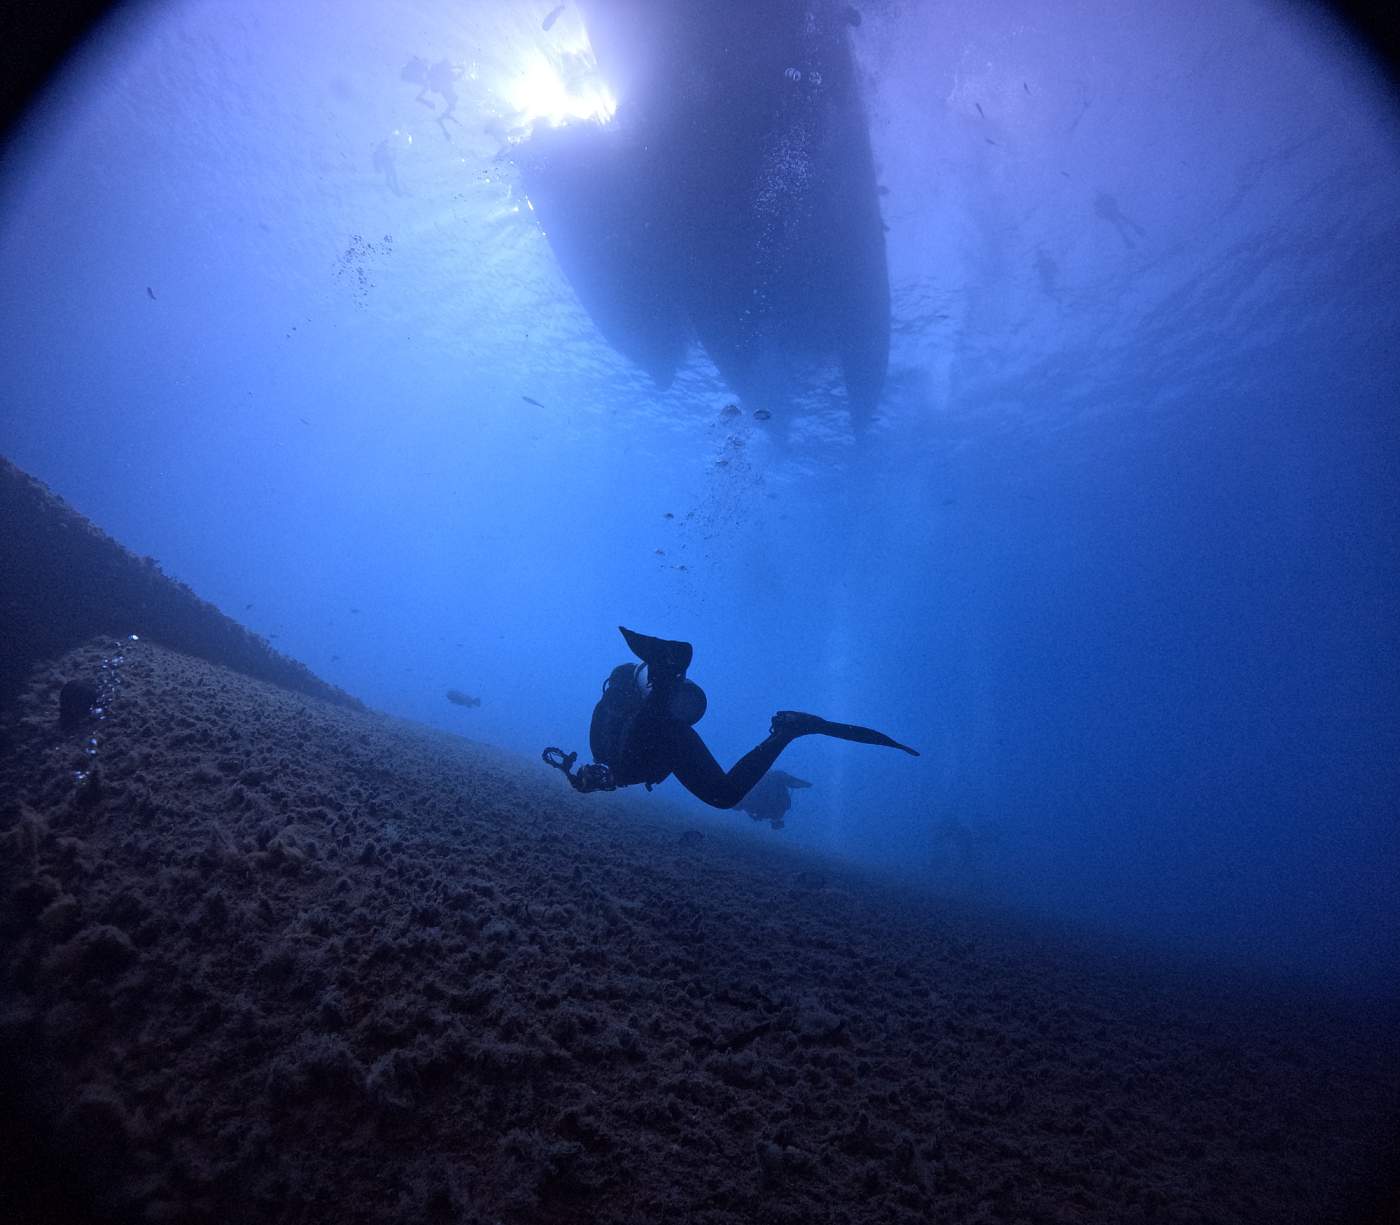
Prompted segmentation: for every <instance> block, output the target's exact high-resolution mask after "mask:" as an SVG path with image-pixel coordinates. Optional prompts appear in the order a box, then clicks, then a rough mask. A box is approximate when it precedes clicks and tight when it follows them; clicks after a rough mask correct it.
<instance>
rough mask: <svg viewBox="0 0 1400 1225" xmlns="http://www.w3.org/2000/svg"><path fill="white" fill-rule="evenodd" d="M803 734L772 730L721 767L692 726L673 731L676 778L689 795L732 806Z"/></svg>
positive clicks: (673, 756)
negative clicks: (754, 744) (724, 766)
mask: <svg viewBox="0 0 1400 1225" xmlns="http://www.w3.org/2000/svg"><path fill="white" fill-rule="evenodd" d="M802 734H803V733H801V732H797V733H793V732H789V731H778V730H774V731H773V732H771V733H770V734H769V736H768V738H767V739H766V740H764V741H763V742H762V743H761V744H759V745H757V746H755V747H754V748H752V749H750V750H749V751H748V752H747V753H745V754H744V755H743V756H742V757H741V758H739V760H738V761H736V762H735V763H734V765H733V766H732V767H731V768H730V769H729V771H728V773H726V772H725V771H724V770H722V769H720V766H719V763H718V762H717V761H715V759H714V755H713V754H712V753H711V752H710V750H709V749H708V748H707V747H706V746H705V742H704V741H703V740H701V739H700V735H699V733H698V732H696V730H695V729H694V728H693V727H686V726H684V725H681V726H680V727H679V728H678V729H677V730H676V739H675V744H674V746H673V752H672V755H671V760H672V761H674V762H675V763H676V764H675V766H674V767H673V768H672V769H673V773H674V774H675V776H676V778H677V780H678V781H679V782H680V784H681V786H683V787H684V788H685V789H686V790H687V791H689V792H690V793H691V795H693V796H695V797H696V798H697V799H701V800H704V801H705V803H706V804H710V805H712V806H713V807H715V808H733V807H734V805H735V804H737V803H738V802H739V801H740V800H742V799H743V798H744V797H745V796H746V795H748V793H749V792H750V791H752V790H753V789H754V786H755V785H756V784H757V783H758V780H759V779H761V778H762V777H763V776H764V775H765V774H767V773H768V769H769V767H770V766H772V764H773V763H774V762H775V761H777V760H778V755H779V754H780V753H781V752H782V751H783V750H784V749H785V748H787V746H788V745H790V744H791V743H792V742H793V741H794V740H795V739H797V737H798V736H799V735H802Z"/></svg>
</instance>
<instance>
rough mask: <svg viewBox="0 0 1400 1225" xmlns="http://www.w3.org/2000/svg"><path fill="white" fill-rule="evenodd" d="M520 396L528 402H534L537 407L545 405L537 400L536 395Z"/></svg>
mask: <svg viewBox="0 0 1400 1225" xmlns="http://www.w3.org/2000/svg"><path fill="white" fill-rule="evenodd" d="M520 398H521V399H522V400H524V401H525V403H526V404H533V405H534V406H535V407H536V408H544V405H543V404H541V403H540V402H539V401H538V400H536V399H535V398H534V396H521V397H520Z"/></svg>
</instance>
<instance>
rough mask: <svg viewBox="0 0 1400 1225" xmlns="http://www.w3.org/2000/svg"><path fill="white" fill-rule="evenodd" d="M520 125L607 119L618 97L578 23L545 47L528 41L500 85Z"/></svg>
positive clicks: (601, 120) (532, 125)
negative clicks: (516, 64) (513, 69)
mask: <svg viewBox="0 0 1400 1225" xmlns="http://www.w3.org/2000/svg"><path fill="white" fill-rule="evenodd" d="M503 92H504V94H505V97H506V100H507V102H508V103H509V104H510V106H511V107H512V108H513V109H514V110H515V112H516V113H517V116H518V117H519V120H520V123H521V125H522V126H523V127H526V128H533V127H534V126H535V125H536V124H540V123H544V124H548V125H550V126H551V127H559V126H562V125H563V124H566V123H571V122H577V121H586V122H592V123H607V122H608V121H609V120H610V119H611V118H612V117H613V115H614V114H615V113H616V111H617V99H616V98H615V97H614V96H613V93H612V90H610V89H609V88H608V85H607V82H605V81H604V80H603V78H602V77H601V76H600V75H599V73H598V61H597V59H596V58H595V57H594V55H593V48H592V47H591V46H590V45H589V42H588V35H587V33H586V32H585V31H584V30H583V28H582V27H581V26H580V27H578V29H577V30H576V31H575V33H574V34H573V36H572V37H570V38H567V39H565V40H562V41H560V42H558V43H555V44H553V45H551V46H550V48H549V49H548V51H546V50H544V49H542V48H540V47H531V48H530V49H529V50H528V51H526V52H525V54H524V56H523V57H522V60H521V63H520V64H519V67H518V70H517V71H516V72H515V74H514V75H513V76H512V77H511V79H510V81H509V82H508V83H507V85H506V88H505V90H504V91H503Z"/></svg>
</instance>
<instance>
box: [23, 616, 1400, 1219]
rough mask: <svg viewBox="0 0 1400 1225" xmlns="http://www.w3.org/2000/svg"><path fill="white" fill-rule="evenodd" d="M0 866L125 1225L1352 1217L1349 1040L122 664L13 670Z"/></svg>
mask: <svg viewBox="0 0 1400 1225" xmlns="http://www.w3.org/2000/svg"><path fill="white" fill-rule="evenodd" d="M73 679H91V680H93V681H95V682H96V683H97V684H98V686H99V688H100V690H101V694H102V697H101V702H102V706H103V717H102V718H101V719H100V720H97V719H94V720H90V721H88V722H86V723H84V724H83V725H82V726H81V727H75V728H72V729H70V730H67V731H64V730H62V729H61V728H60V727H59V724H58V717H57V716H58V692H59V688H60V687H61V685H62V684H63V683H64V682H65V681H68V680H73ZM94 742H95V743H94ZM0 841H3V851H2V852H0V939H2V940H3V945H0V948H3V961H2V962H0V988H3V996H0V1004H2V1005H3V1007H0V1044H3V1047H4V1051H5V1053H6V1055H7V1056H8V1057H9V1059H10V1061H11V1062H12V1064H16V1065H18V1066H20V1067H21V1068H22V1069H23V1078H22V1079H23V1085H24V1088H25V1091H26V1097H25V1105H24V1109H25V1110H26V1111H27V1112H28V1117H29V1118H30V1119H32V1121H33V1125H34V1127H35V1128H36V1129H38V1131H39V1132H40V1133H41V1134H44V1135H46V1136H47V1137H48V1138H49V1140H50V1141H51V1142H52V1144H53V1146H54V1149H55V1151H56V1152H57V1153H58V1155H59V1159H60V1161H61V1162H62V1163H64V1165H63V1168H64V1169H65V1170H68V1171H70V1172H72V1173H73V1174H75V1175H76V1176H78V1177H79V1179H80V1180H81V1181H82V1182H85V1183H86V1184H87V1185H88V1187H90V1188H91V1190H92V1191H93V1192H94V1193H95V1194H96V1195H97V1197H98V1200H99V1203H100V1205H101V1207H102V1209H103V1211H104V1212H108V1213H113V1214H120V1215H121V1216H122V1217H130V1218H134V1219H137V1220H145V1221H179V1222H185V1221H189V1222H215V1221H217V1222H224V1223H227V1222H281V1221H287V1222H322V1221H324V1222H345V1223H351V1222H433V1221H445V1222H446V1221H458V1222H471V1223H481V1225H486V1223H493V1222H501V1223H515V1222H535V1221H539V1222H575V1221H577V1222H652V1221H656V1222H671V1221H675V1222H695V1223H697V1225H737V1223H739V1222H774V1223H791V1225H799V1223H801V1225H811V1223H819V1225H820V1223H831V1225H836V1223H838V1222H845V1223H850V1225H855V1223H866V1222H868V1223H871V1225H875V1223H879V1225H895V1223H901V1222H907V1223H909V1225H915V1223H918V1225H924V1223H926V1222H935V1221H937V1222H955V1223H962V1222H968V1223H973V1222H1007V1223H1008V1225H1014V1223H1018V1222H1024V1223H1027V1225H1039V1223H1042V1222H1125V1223H1134V1222H1154V1223H1155V1222H1171V1223H1185V1222H1200V1223H1202V1225H1207V1223H1208V1225H1228V1223H1231V1222H1261V1223H1263V1222H1269V1223H1279V1222H1299V1223H1304V1222H1306V1223H1308V1225H1312V1223H1314V1222H1327V1221H1348V1220H1357V1219H1363V1212H1365V1213H1370V1214H1371V1219H1375V1220H1379V1219H1381V1216H1380V1215H1377V1213H1380V1212H1382V1211H1383V1209H1381V1208H1380V1207H1379V1201H1378V1200H1377V1199H1376V1198H1374V1193H1377V1192H1378V1190H1379V1183H1378V1181H1377V1180H1378V1179H1379V1177H1380V1175H1381V1172H1382V1164H1381V1163H1382V1162H1383V1161H1384V1160H1385V1158H1386V1155H1387V1147H1386V1146H1387V1145H1388V1144H1389V1143H1390V1141H1391V1140H1393V1138H1394V1132H1393V1130H1391V1129H1392V1128H1393V1126H1394V1122H1395V1114H1394V1111H1395V1106H1396V1102H1397V1060H1396V1054H1395V1032H1394V1030H1393V1029H1391V1028H1389V1027H1388V1026H1387V1025H1386V1024H1385V1022H1384V1021H1382V1020H1380V1019H1377V1018H1370V1019H1368V1018H1366V1017H1364V1016H1359V1015H1353V1016H1352V1017H1350V1018H1348V1019H1339V1018H1338V1016H1337V1015H1336V1014H1335V1009H1332V1010H1329V1008H1327V1007H1324V1006H1322V1004H1321V1003H1320V1002H1319V1000H1317V999H1312V998H1309V997H1307V996H1306V995H1300V994H1287V993H1284V992H1282V991H1266V990H1265V989H1263V988H1262V987H1259V986H1257V985H1256V986H1253V987H1251V986H1249V985H1246V984H1235V985H1233V986H1227V985H1224V984H1222V983H1220V982H1218V981H1215V982H1206V981H1203V980H1199V979H1198V980H1192V979H1191V978H1189V977H1187V976H1184V975H1183V974H1182V973H1181V972H1180V970H1179V969H1178V970H1176V971H1168V970H1167V969H1166V968H1154V967H1153V966H1152V965H1151V964H1148V963H1146V962H1145V961H1144V960H1142V959H1141V958H1137V959H1134V958H1131V957H1128V956H1126V955H1125V954H1123V953H1122V951H1121V950H1120V951H1119V952H1118V953H1116V954H1111V953H1109V952H1108V951H1106V950H1104V949H1101V948H1099V949H1096V948H1093V947H1088V946H1083V945H1076V944H1074V943H1073V942H1071V941H1068V940H1066V939H1059V940H1056V939H1052V938H1050V937H1049V936H1045V937H1037V936H1036V935H1035V934H1034V933H1032V932H1029V931H1027V930H1026V929H1024V928H1018V927H1017V926H1016V925H1014V924H1013V923H1011V922H1009V921H1007V922H1000V921H997V920H995V919H994V918H992V917H990V916H986V915H982V916H978V915H977V914H975V913H973V912H971V911H969V910H966V909H955V908H952V907H951V906H949V905H947V904H940V903H938V902H936V901H934V900H931V899H923V900H920V899H918V898H917V897H915V896H913V895H910V894H903V893H900V892H899V891H897V890H894V889H891V888H882V887H879V886H877V885H875V884H874V883H872V882H871V881H870V880H868V879H866V878H864V877H862V876H860V875H858V874H856V873H855V872H854V871H852V870H849V869H842V868H840V867H837V866H833V865H830V864H827V863H823V862H821V861H817V860H814V859H811V858H809V857H805V856H802V855H799V854H795V853H792V852H790V851H785V850H783V849H782V848H781V847H780V846H779V845H777V839H776V838H775V846H774V849H772V850H771V851H770V850H765V849H762V848H758V849H756V848H755V846H754V845H753V843H752V842H751V841H748V840H745V839H742V838H738V837H735V838H732V839H731V838H729V837H727V836H726V835H724V834H723V833H716V832H714V831H713V830H711V831H709V832H706V833H704V834H700V833H699V832H698V831H687V829H686V827H685V822H684V818H683V817H679V816H678V815H677V813H676V811H675V810H673V809H670V808H668V807H667V806H666V804H665V802H664V800H662V798H661V797H660V796H659V795H657V796H650V797H648V796H644V795H638V796H633V795H619V796H589V797H578V796H575V795H573V794H572V793H571V792H569V791H568V789H567V788H566V787H565V786H564V785H563V781H562V780H561V779H560V778H559V777H558V776H557V775H555V774H553V773H551V772H548V771H547V770H546V769H545V768H544V767H543V766H542V765H540V764H538V763H536V762H532V761H530V760H528V759H523V758H518V757H514V756H511V755H509V754H506V753H504V752H501V751H497V750H492V749H488V748H485V747H482V746H480V745H475V744H472V743H471V742H468V741H466V740H463V739H460V738H457V737H452V736H448V735H445V734H440V733H437V732H434V731H431V730H429V729H426V728H422V727H417V726H414V725H410V724H406V723H401V722H398V721H395V720H391V719H388V718H386V717H384V716H382V715H377V714H374V713H372V712H363V711H356V710H353V709H348V708H345V707H343V706H335V705H331V704H329V703H327V702H323V701H320V700H318V699H317V698H314V697H310V696H302V695H299V694H295V693H292V692H288V691H286V690H283V689H279V688H276V687H273V686H271V685H268V684H265V683H263V682H260V681H256V680H252V679H249V678H248V677H246V676H243V675H240V674H238V673H234V672H230V671H227V670H225V669H222V668H220V667H218V666H216V665H214V664H211V663H206V662H203V661H199V660H195V659H192V658H189V657H185V656H182V655H177V654H174V653H172V652H170V651H167V650H164V649H162V648H160V647H157V646H154V645H151V644H148V643H146V642H131V641H119V640H116V639H98V640H95V641H93V642H90V643H88V644H86V645H84V646H82V647H80V648H78V649H77V650H74V651H72V652H70V653H69V654H67V655H65V656H64V657H63V658H61V659H58V660H56V661H53V662H51V663H49V664H46V665H44V666H42V667H41V668H39V669H38V671H37V672H36V673H35V675H34V676H33V678H32V679H31V681H30V682H29V684H28V686H27V687H26V688H25V689H24V691H23V692H22V693H21V694H20V697H19V699H18V701H17V703H16V704H15V706H14V708H13V709H12V711H11V712H10V723H9V726H8V728H7V731H6V736H5V741H4V749H3V756H0ZM39 1195H40V1196H41V1195H42V1193H39ZM1368 1197H1371V1198H1368ZM16 1202H19V1201H16ZM23 1207H24V1211H26V1212H29V1213H30V1214H31V1215H33V1216H34V1217H35V1219H38V1218H39V1217H42V1215H43V1211H44V1201H43V1200H42V1198H36V1195H35V1194H31V1195H30V1196H29V1198H28V1199H27V1200H25V1201H24V1202H23ZM53 1211H54V1213H55V1214H57V1212H58V1209H57V1208H54V1210H53Z"/></svg>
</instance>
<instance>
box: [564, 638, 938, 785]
mask: <svg viewBox="0 0 1400 1225" xmlns="http://www.w3.org/2000/svg"><path fill="white" fill-rule="evenodd" d="M618 628H619V629H620V630H622V636H623V638H625V639H626V640H627V645H628V646H629V647H630V648H631V649H632V653H633V654H634V655H636V656H637V658H638V659H640V660H641V661H642V662H641V664H640V665H638V664H631V663H625V664H619V665H618V666H617V667H616V668H614V669H613V670H612V673H611V675H610V676H609V677H608V679H607V681H606V682H605V683H604V685H603V696H602V698H601V699H600V700H599V702H598V704H597V706H595V707H594V708H593V721H592V723H591V725H590V726H589V729H588V740H589V747H590V748H591V749H592V751H593V764H591V765H587V766H583V767H582V768H580V769H579V770H577V771H576V770H574V769H573V765H574V762H575V761H577V760H578V754H577V753H568V754H566V753H565V752H564V750H563V749H556V748H548V749H545V751H544V759H545V761H546V762H548V763H549V764H550V765H551V766H553V767H555V769H557V770H562V771H563V772H564V774H565V776H566V777H567V778H568V780H569V782H570V783H571V784H572V785H573V787H574V789H575V790H576V791H613V790H616V789H617V788H618V787H630V786H633V785H634V784H636V783H643V784H645V786H646V788H647V790H648V791H650V790H651V788H652V787H654V786H656V784H657V783H660V782H664V781H665V780H666V779H667V778H669V777H670V776H671V775H672V774H674V775H675V776H676V778H677V780H678V781H679V782H680V784H681V786H683V787H684V788H685V789H686V790H687V791H689V792H690V793H691V794H692V795H694V796H696V797H697V798H698V799H701V800H704V801H705V803H706V804H710V805H713V806H714V807H715V808H733V807H734V806H735V805H736V804H738V803H739V802H740V801H741V800H742V799H743V798H744V797H745V796H746V795H748V794H749V792H750V791H752V790H753V788H754V786H755V785H756V784H757V783H758V781H759V779H761V778H762V777H763V776H764V775H765V774H766V773H767V772H768V770H769V768H770V767H771V766H772V765H773V763H774V762H775V761H777V760H778V755H779V754H780V753H781V752H782V751H783V750H784V749H785V748H787V746H788V745H790V744H791V743H792V742H793V741H794V740H796V739H797V738H798V737H799V736H832V737H835V738H836V739H838V740H854V741H856V742H858V743H860V744H878V745H884V746H885V747H886V748H891V749H900V750H902V751H903V752H905V753H909V754H910V755H911V756H914V757H917V756H918V755H919V753H918V750H917V749H911V748H910V747H909V746H908V745H907V744H900V743H899V742H898V741H897V740H892V739H890V737H888V736H886V735H885V734H884V733H883V732H877V731H875V730H873V729H872V728H868V727H860V726H858V725H856V724H854V723H832V722H830V721H829V720H826V719H823V718H820V717H819V716H817V715H808V714H802V713H800V712H799V711H795V710H780V711H778V713H777V714H775V715H774V716H773V721H772V724H771V726H770V727H769V731H768V737H767V739H765V740H763V741H762V742H761V743H760V744H758V745H756V746H755V747H754V748H752V749H750V750H749V752H747V753H746V754H744V756H743V757H741V758H739V760H738V761H737V762H735V763H734V765H733V766H732V767H731V768H730V769H729V770H728V771H725V770H722V769H721V768H720V765H719V763H718V762H717V761H716V760H715V759H714V755H713V754H712V753H711V752H710V750H709V749H708V748H706V747H705V742H704V741H703V740H701V739H700V735H699V733H698V732H696V730H695V724H696V723H698V722H700V719H701V717H702V716H703V715H704V713H705V707H706V700H705V691H704V690H703V689H701V688H700V686H699V685H697V684H696V683H695V682H694V681H692V680H687V679H686V675H685V674H686V669H687V668H689V667H690V660H691V656H692V655H693V654H694V651H693V649H692V647H691V645H690V643H688V642H671V641H668V640H667V639H665V638H652V637H649V636H648V635H646V634H638V633H635V632H634V631H632V630H629V629H625V628H623V627H622V626H618Z"/></svg>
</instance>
